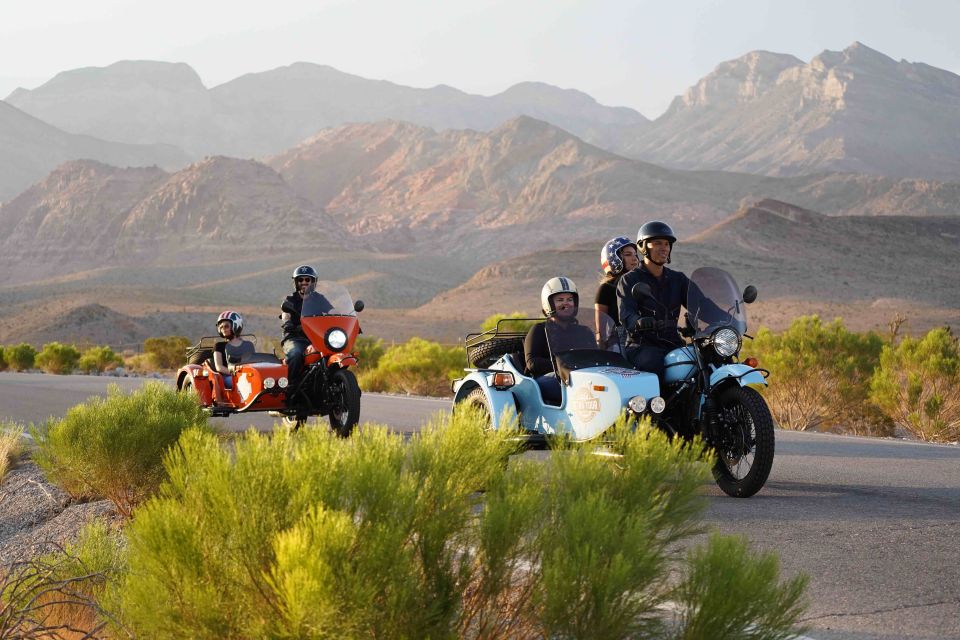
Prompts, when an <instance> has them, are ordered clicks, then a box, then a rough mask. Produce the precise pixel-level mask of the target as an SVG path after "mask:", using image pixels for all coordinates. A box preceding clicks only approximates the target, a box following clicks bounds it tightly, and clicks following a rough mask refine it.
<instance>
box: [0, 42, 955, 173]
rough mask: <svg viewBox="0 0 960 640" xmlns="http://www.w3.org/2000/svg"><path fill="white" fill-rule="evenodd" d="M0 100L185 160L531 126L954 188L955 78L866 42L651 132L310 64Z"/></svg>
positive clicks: (72, 75)
mask: <svg viewBox="0 0 960 640" xmlns="http://www.w3.org/2000/svg"><path fill="white" fill-rule="evenodd" d="M7 102H8V103H9V104H11V105H13V106H15V107H17V108H19V109H21V110H23V111H25V112H27V113H29V114H31V115H33V116H35V117H37V118H39V119H40V120H43V121H45V122H48V123H50V124H51V125H54V126H56V127H59V128H61V129H63V130H65V131H70V132H72V133H77V134H86V135H92V136H96V137H99V138H104V139H109V140H115V141H118V142H127V143H137V144H154V143H165V144H170V145H175V146H177V147H179V148H181V149H183V150H184V151H185V152H186V153H187V154H188V155H190V156H191V157H192V158H194V159H198V158H200V157H203V156H205V155H216V154H225V155H231V156H237V157H258V158H263V157H266V156H269V155H273V154H277V153H281V152H283V151H284V150H285V149H287V148H289V147H292V146H294V145H296V144H298V143H300V142H302V141H303V140H305V139H306V138H308V137H311V136H314V135H316V134H317V133H318V132H319V131H320V130H321V129H324V128H329V127H338V126H340V125H343V124H345V123H362V122H375V121H381V120H385V119H392V120H398V121H404V122H409V123H412V124H415V125H419V126H423V127H428V128H432V129H435V130H437V131H444V130H448V129H453V130H458V129H474V130H477V131H491V130H493V129H495V128H496V127H498V126H500V125H501V124H503V123H504V122H505V121H507V120H509V119H512V118H515V117H518V116H522V115H526V116H530V117H533V118H536V119H540V120H544V121H547V122H550V123H551V124H553V125H555V126H557V127H559V128H562V129H564V130H566V131H568V132H570V133H572V134H574V135H575V136H577V137H579V138H580V139H582V140H584V141H585V142H588V143H591V144H593V145H595V146H598V147H600V148H603V149H606V150H608V151H613V152H615V153H617V154H618V155H622V156H627V157H631V158H634V159H639V160H643V161H647V162H652V163H655V164H660V165H666V166H670V167H674V168H684V169H711V170H716V169H720V170H725V171H737V172H747V173H755V174H761V175H772V176H793V175H805V174H812V173H821V172H837V171H839V172H853V173H867V174H873V175H884V176H890V177H912V178H926V179H934V180H940V181H951V182H957V181H960V76H957V75H956V74H953V73H951V72H949V71H945V70H942V69H937V68H935V67H932V66H929V65H926V64H923V63H911V62H907V61H906V60H901V61H899V62H897V61H895V60H893V59H891V58H889V57H887V56H885V55H884V54H882V53H880V52H878V51H875V50H873V49H870V48H869V47H867V46H865V45H863V44H861V43H859V42H855V43H854V44H852V45H850V46H849V47H847V48H846V49H844V50H843V51H824V52H822V53H821V54H820V55H818V56H816V57H814V58H813V59H812V60H811V61H810V62H808V63H805V62H803V61H801V60H799V59H798V58H796V57H794V56H792V55H788V54H781V53H771V52H766V51H753V52H750V53H748V54H746V55H744V56H742V57H740V58H738V59H735V60H731V61H727V62H723V63H721V64H720V65H719V66H718V67H717V68H716V69H715V70H714V71H713V72H712V73H710V74H708V75H707V76H706V77H704V78H702V79H701V80H700V81H699V82H697V83H696V84H695V85H694V86H692V87H690V88H689V89H688V90H687V91H686V92H685V93H684V94H683V95H682V96H678V97H677V98H676V99H675V100H674V102H673V104H672V105H671V106H670V108H669V109H668V110H667V112H666V113H664V114H663V115H662V116H660V117H659V118H657V119H656V120H655V121H652V122H651V121H649V120H647V118H645V117H644V116H643V115H641V114H639V113H637V112H636V111H633V110H631V109H627V108H622V107H606V106H603V105H599V104H597V103H596V101H595V100H593V99H592V98H591V97H590V96H588V95H586V94H584V93H582V92H579V91H576V90H572V89H559V88H557V87H553V86H550V85H546V84H543V83H536V82H527V83H521V84H518V85H515V86H513V87H511V88H509V89H507V90H506V91H504V92H502V93H500V94H497V95H494V96H478V95H472V94H467V93H465V92H462V91H459V90H457V89H455V88H452V87H448V86H437V87H433V88H429V89H420V88H413V87H405V86H402V85H397V84H394V83H391V82H387V81H383V80H370V79H366V78H361V77H359V76H355V75H350V74H347V73H343V72H341V71H338V70H336V69H333V68H332V67H329V66H324V65H318V64H311V63H304V62H298V63H295V64H292V65H289V66H286V67H280V68H278V69H274V70H271V71H265V72H261V73H251V74H247V75H244V76H241V77H239V78H236V79H234V80H231V81H229V82H227V83H224V84H221V85H218V86H215V87H212V88H210V89H208V88H206V87H205V86H204V85H203V83H202V82H201V80H200V78H199V76H197V74H196V72H195V71H194V70H193V69H191V68H190V67H189V66H188V65H186V64H183V63H164V62H150V61H123V62H118V63H115V64H113V65H110V66H108V67H103V68H99V67H96V68H84V69H74V70H71V71H65V72H63V73H60V74H58V75H57V76H56V77H54V78H52V79H51V80H50V81H48V82H47V83H45V84H43V85H42V86H40V87H37V88H36V89H32V90H26V89H18V90H16V91H14V92H13V93H11V94H10V96H8V97H7ZM0 166H2V165H0Z"/></svg>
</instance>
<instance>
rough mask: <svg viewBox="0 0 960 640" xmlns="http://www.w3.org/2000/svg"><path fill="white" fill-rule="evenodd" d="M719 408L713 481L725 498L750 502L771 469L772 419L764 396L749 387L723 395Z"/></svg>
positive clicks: (729, 391) (772, 448)
mask: <svg viewBox="0 0 960 640" xmlns="http://www.w3.org/2000/svg"><path fill="white" fill-rule="evenodd" d="M720 405H721V423H722V426H721V433H720V435H719V438H720V441H719V442H718V443H717V445H716V455H717V461H716V463H715V464H714V465H713V477H714V479H715V480H716V481H717V485H718V486H719V487H720V488H721V489H722V490H723V492H724V493H726V494H727V495H728V496H733V497H734V498H749V497H750V496H752V495H753V494H755V493H756V492H757V491H760V489H761V488H762V487H763V485H764V483H766V481H767V477H768V476H769V475H770V469H771V468H772V467H773V450H774V435H773V418H772V417H771V415H770V409H769V408H767V403H766V402H765V401H764V399H763V396H761V395H760V394H759V393H757V392H756V391H754V390H753V389H750V388H749V387H739V386H738V387H734V388H732V389H730V390H728V391H726V392H725V393H724V394H723V395H722V396H721V398H720Z"/></svg>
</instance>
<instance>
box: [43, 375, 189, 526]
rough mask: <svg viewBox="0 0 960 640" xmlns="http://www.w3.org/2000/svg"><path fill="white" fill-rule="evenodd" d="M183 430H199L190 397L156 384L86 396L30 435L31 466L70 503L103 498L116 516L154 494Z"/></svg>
mask: <svg viewBox="0 0 960 640" xmlns="http://www.w3.org/2000/svg"><path fill="white" fill-rule="evenodd" d="M189 428H198V429H201V430H205V429H207V416H206V414H205V413H204V412H203V409H202V408H201V407H200V405H199V404H198V403H197V401H196V398H195V396H193V395H187V394H181V393H177V392H176V391H175V390H173V389H172V388H170V387H168V386H166V385H164V384H162V383H159V382H154V383H149V384H146V385H144V386H143V387H141V388H140V389H138V390H136V391H133V392H130V393H121V391H120V388H119V387H118V386H116V385H111V387H110V389H109V391H108V393H107V397H106V398H102V397H97V396H95V397H92V398H90V399H88V400H87V401H86V402H84V403H82V404H78V405H76V406H74V407H72V408H70V409H69V410H68V411H67V413H66V415H65V416H64V417H63V418H62V419H60V420H51V421H49V422H47V423H46V424H44V425H42V426H41V427H35V428H32V429H31V433H32V435H33V437H34V439H35V440H36V444H37V450H36V452H35V453H34V460H35V461H36V462H37V464H38V465H40V467H41V468H42V469H43V470H44V471H45V472H46V473H47V475H48V476H49V477H50V478H51V479H52V480H53V481H54V482H56V483H58V484H59V485H60V486H62V487H63V488H64V489H65V490H66V491H67V493H69V494H70V495H71V496H73V497H75V498H81V499H82V498H107V499H109V500H111V501H112V502H113V503H114V504H115V505H116V506H117V509H118V510H119V511H120V513H122V514H124V515H130V513H131V512H132V510H133V508H134V507H135V506H136V505H137V504H139V503H140V502H142V501H143V500H144V499H145V498H147V497H148V496H150V495H152V494H153V493H155V492H156V490H157V488H158V487H159V486H160V483H161V481H162V480H163V479H164V478H165V477H166V474H165V472H164V468H163V462H162V458H163V453H164V452H165V451H166V450H167V449H168V448H169V447H170V446H171V445H173V444H174V443H175V442H176V441H177V439H178V438H179V437H180V434H181V433H183V432H184V431H186V430H187V429H189Z"/></svg>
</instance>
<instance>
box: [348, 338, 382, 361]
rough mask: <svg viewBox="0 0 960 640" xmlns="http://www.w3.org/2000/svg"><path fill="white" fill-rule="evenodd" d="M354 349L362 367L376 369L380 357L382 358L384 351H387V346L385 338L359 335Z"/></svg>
mask: <svg viewBox="0 0 960 640" xmlns="http://www.w3.org/2000/svg"><path fill="white" fill-rule="evenodd" d="M353 350H354V351H355V352H356V354H357V358H358V359H359V360H360V366H361V367H363V368H364V369H376V368H377V364H378V363H379V362H380V358H382V357H383V354H384V352H386V347H384V346H383V340H381V339H379V338H368V337H367V336H357V341H356V343H355V344H354V349H353Z"/></svg>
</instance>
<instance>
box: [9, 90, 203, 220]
mask: <svg viewBox="0 0 960 640" xmlns="http://www.w3.org/2000/svg"><path fill="white" fill-rule="evenodd" d="M77 158H91V159H94V160H99V161H101V162H105V163H108V164H112V165H117V166H140V167H145V166H151V165H159V166H162V167H166V168H168V169H173V168H177V167H180V166H183V165H184V164H186V163H187V162H188V158H187V155H186V154H185V153H183V152H182V151H180V150H179V149H178V148H176V147H173V146H170V145H163V144H153V143H149V144H129V143H123V142H108V141H106V140H102V139H98V138H94V137H92V136H88V135H78V134H74V133H67V132H65V131H62V130H60V129H57V128H56V127H54V126H51V125H49V124H47V123H46V122H42V121H41V120H38V119H37V118H35V117H33V116H31V115H28V114H26V113H24V112H23V111H21V110H20V109H17V108H15V107H13V106H12V105H10V104H8V103H6V102H2V101H0V202H3V201H5V200H8V199H10V198H12V197H14V196H15V195H17V194H18V193H20V192H21V191H23V190H24V189H26V188H27V187H28V186H29V185H31V184H32V183H34V182H37V181H38V180H41V179H43V178H44V176H46V175H47V174H48V173H50V171H52V170H53V169H55V168H56V167H57V166H58V165H60V164H62V163H64V162H66V161H68V160H73V159H77Z"/></svg>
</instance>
